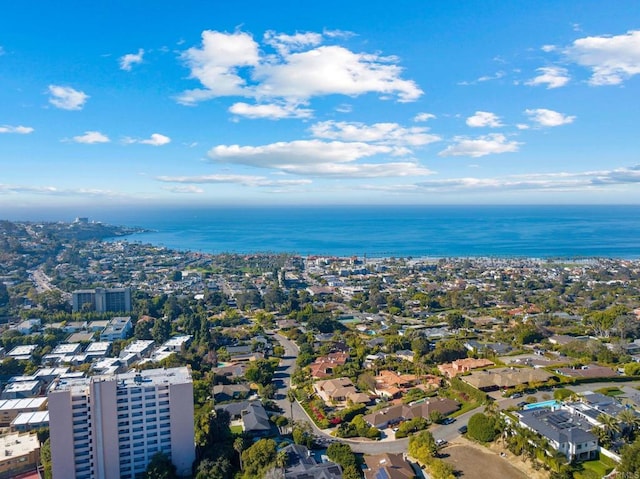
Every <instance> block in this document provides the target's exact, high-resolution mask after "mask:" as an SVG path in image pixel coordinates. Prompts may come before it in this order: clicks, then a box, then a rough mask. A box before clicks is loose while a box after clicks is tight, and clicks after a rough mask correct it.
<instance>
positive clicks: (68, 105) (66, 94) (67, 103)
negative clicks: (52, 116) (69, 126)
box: [49, 85, 89, 110]
mask: <svg viewBox="0 0 640 479" xmlns="http://www.w3.org/2000/svg"><path fill="white" fill-rule="evenodd" d="M49 94H50V95H51V97H50V98H49V103H51V104H52V105H53V106H55V107H57V108H61V109H63V110H82V107H83V106H84V104H85V103H86V101H87V100H88V99H89V95H87V94H86V93H85V92H83V91H80V90H75V89H73V88H71V87H69V86H60V85H49Z"/></svg>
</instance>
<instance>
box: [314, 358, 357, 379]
mask: <svg viewBox="0 0 640 479" xmlns="http://www.w3.org/2000/svg"><path fill="white" fill-rule="evenodd" d="M348 360H349V354H348V353H343V352H335V353H331V354H328V355H326V356H321V357H319V358H316V360H315V361H314V362H312V363H311V364H309V370H310V371H311V377H312V378H313V379H322V378H327V377H329V376H332V375H333V374H334V372H335V368H336V366H344V364H345V363H346V362H347V361H348Z"/></svg>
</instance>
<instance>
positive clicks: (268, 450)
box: [242, 439, 277, 479]
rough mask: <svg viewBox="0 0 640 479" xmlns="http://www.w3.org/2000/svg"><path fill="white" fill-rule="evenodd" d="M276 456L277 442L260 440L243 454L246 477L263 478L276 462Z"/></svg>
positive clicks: (252, 478) (249, 478)
mask: <svg viewBox="0 0 640 479" xmlns="http://www.w3.org/2000/svg"><path fill="white" fill-rule="evenodd" d="M276 455H277V446H276V442H275V441H274V440H273V439H260V440H259V441H258V442H256V443H255V444H254V445H253V446H251V447H250V448H248V449H247V450H245V451H244V452H243V453H242V463H243V464H244V477H245V478H247V479H254V478H257V477H261V476H262V474H263V473H264V472H265V471H266V470H267V469H268V468H269V466H271V465H272V464H273V463H274V462H275V460H276Z"/></svg>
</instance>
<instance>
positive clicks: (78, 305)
mask: <svg viewBox="0 0 640 479" xmlns="http://www.w3.org/2000/svg"><path fill="white" fill-rule="evenodd" d="M72 303H73V312H74V313H75V312H78V311H82V310H83V309H85V310H86V309H88V310H89V311H97V312H99V313H104V312H106V311H114V312H123V313H128V312H129V311H131V290H130V289H129V288H109V289H105V288H96V289H81V290H78V291H74V292H73V293H72Z"/></svg>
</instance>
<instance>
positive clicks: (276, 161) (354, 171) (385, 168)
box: [209, 140, 431, 178]
mask: <svg viewBox="0 0 640 479" xmlns="http://www.w3.org/2000/svg"><path fill="white" fill-rule="evenodd" d="M409 153H410V150H408V149H406V148H403V147H398V146H389V145H382V144H380V145H370V144H367V143H363V142H342V141H332V142H325V141H320V140H300V141H292V142H278V143H272V144H268V145H262V146H240V145H218V146H216V147H214V148H212V149H211V150H210V151H209V157H210V158H211V159H212V160H213V161H214V162H216V163H233V164H240V165H245V166H252V167H258V168H268V169H275V170H279V171H281V172H284V173H290V174H296V175H307V176H329V177H341V178H346V177H351V178H365V177H368V178H371V177H384V176H396V177H397V176H422V175H428V174H431V171H430V170H428V169H426V168H424V167H422V166H420V165H418V164H417V163H414V162H392V163H384V162H380V163H356V162H357V161H358V160H361V159H363V158H368V157H372V156H376V155H391V156H400V155H406V154H409Z"/></svg>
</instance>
